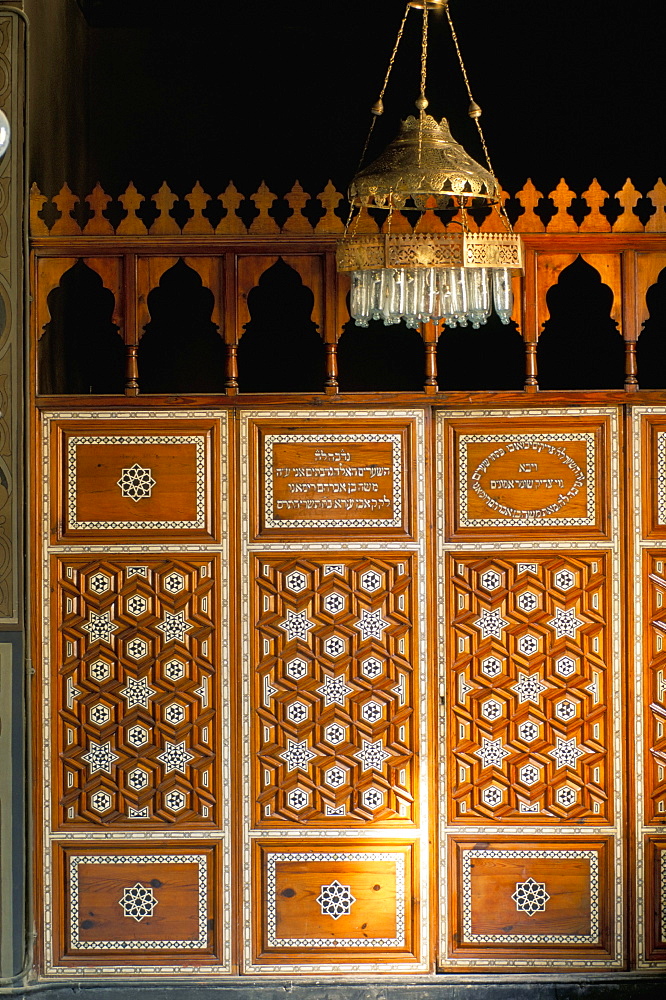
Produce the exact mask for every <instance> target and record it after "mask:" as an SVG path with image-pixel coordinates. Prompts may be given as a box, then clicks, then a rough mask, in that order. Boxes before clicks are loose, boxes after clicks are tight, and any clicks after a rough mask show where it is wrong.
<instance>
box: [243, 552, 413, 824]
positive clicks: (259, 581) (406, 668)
mask: <svg viewBox="0 0 666 1000" xmlns="http://www.w3.org/2000/svg"><path fill="white" fill-rule="evenodd" d="M335 559H336V564H335V565H336V572H335V574H331V573H329V572H327V570H329V569H330V564H331V555H330V554H327V555H326V557H324V556H319V555H312V556H311V557H309V558H297V559H294V558H293V556H291V557H287V558H285V556H276V555H268V554H266V555H259V556H257V557H256V561H255V563H254V567H255V569H254V580H255V585H254V605H253V608H254V613H253V622H254V627H253V630H252V632H251V648H252V662H253V667H252V672H253V676H254V678H255V684H254V695H253V698H254V711H253V713H252V719H253V723H254V725H253V745H254V746H253V755H256V756H255V759H256V761H257V766H256V769H255V772H254V782H255V800H256V813H255V821H256V822H257V823H258V824H259V825H275V824H284V823H290V822H299V823H303V822H308V823H316V824H322V823H326V822H327V821H328V822H333V823H335V824H336V825H338V826H339V825H345V824H352V823H359V822H369V821H373V822H378V823H391V822H405V820H413V819H415V815H414V801H413V789H414V787H415V756H414V755H415V751H416V749H417V745H416V740H417V733H416V728H415V723H414V712H413V705H414V667H413V663H414V658H415V655H416V654H415V650H416V636H415V632H416V630H415V628H414V621H413V618H414V608H413V589H414V579H413V573H414V572H415V565H414V557H413V556H412V555H403V554H393V553H392V554H391V555H390V556H388V557H387V554H386V553H381V555H379V554H377V555H374V554H371V553H369V554H364V555H362V556H359V555H353V556H350V555H349V554H348V553H347V554H345V555H344V556H343V555H340V556H335ZM296 577H298V578H299V579H303V580H305V581H307V585H306V586H304V587H303V589H301V590H299V591H297V592H295V591H294V588H293V586H292V583H293V580H294V579H295V578H296ZM369 584H370V585H371V586H369ZM332 598H334V604H335V609H336V610H335V614H334V615H333V614H332V613H331V607H332V601H331V599H332ZM299 788H300V789H307V790H308V791H309V798H308V800H307V802H306V801H305V799H304V797H303V796H302V795H298V796H294V795H292V792H294V791H295V790H296V789H299ZM296 802H297V803H298V808H297V807H296Z"/></svg>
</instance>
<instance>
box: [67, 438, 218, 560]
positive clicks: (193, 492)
mask: <svg viewBox="0 0 666 1000" xmlns="http://www.w3.org/2000/svg"><path fill="white" fill-rule="evenodd" d="M52 434H53V439H52V444H51V454H52V464H51V476H52V491H53V492H54V494H55V495H57V498H58V499H57V502H56V503H53V502H52V509H51V511H50V530H51V533H52V539H53V541H68V542H89V541H101V542H103V543H104V544H113V543H117V542H121V543H122V542H126V541H127V539H128V537H129V538H131V539H132V540H133V541H134V542H136V541H140V540H141V539H146V538H152V539H155V538H156V537H159V536H163V535H165V534H166V535H167V536H169V537H173V536H177V537H178V536H179V537H181V538H187V539H188V540H192V541H202V540H207V541H209V542H210V541H215V540H219V526H218V524H217V516H218V514H217V512H218V509H219V501H218V494H219V477H218V472H217V469H218V464H219V449H220V445H219V428H218V424H217V421H212V420H206V421H202V420H199V421H197V420H193V421H192V422H191V423H188V422H184V421H182V420H181V421H173V420H170V421H168V420H160V419H155V420H148V419H144V420H141V421H139V420H134V421H123V420H107V421H104V420H95V421H90V420H87V421H86V420H77V421H71V420H69V421H68V420H61V421H54V422H53V426H52ZM56 486H57V487H58V488H57V492H56V489H55V487H56Z"/></svg>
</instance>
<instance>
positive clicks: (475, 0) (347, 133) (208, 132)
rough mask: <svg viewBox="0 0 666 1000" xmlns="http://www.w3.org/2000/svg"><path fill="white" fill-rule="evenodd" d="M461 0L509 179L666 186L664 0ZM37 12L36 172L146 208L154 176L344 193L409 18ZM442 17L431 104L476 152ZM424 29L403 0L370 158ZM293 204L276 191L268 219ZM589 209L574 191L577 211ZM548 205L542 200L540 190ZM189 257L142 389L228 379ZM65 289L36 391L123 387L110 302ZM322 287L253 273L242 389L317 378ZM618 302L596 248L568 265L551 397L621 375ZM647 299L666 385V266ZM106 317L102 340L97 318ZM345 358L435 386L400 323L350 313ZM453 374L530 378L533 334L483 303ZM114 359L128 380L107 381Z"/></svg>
mask: <svg viewBox="0 0 666 1000" xmlns="http://www.w3.org/2000/svg"><path fill="white" fill-rule="evenodd" d="M450 2H451V11H452V16H453V19H454V23H455V25H456V28H457V31H458V36H459V40H460V45H461V49H462V52H463V57H464V59H465V63H466V66H467V69H468V73H469V78H470V81H471V85H472V91H473V94H474V97H475V99H476V101H477V102H478V103H479V104H480V105H481V107H482V108H483V112H484V114H483V119H482V121H483V125H484V130H485V133H486V137H487V142H488V147H489V150H490V155H491V159H492V163H493V167H494V170H495V173H496V174H497V176H498V178H499V180H500V182H501V184H502V186H503V187H504V189H505V190H507V191H508V192H510V193H515V192H517V191H519V190H520V189H521V188H522V186H523V185H524V183H525V181H526V180H527V179H528V178H532V180H533V181H534V183H535V185H536V187H537V188H538V190H539V191H541V192H542V193H543V194H544V195H548V193H549V192H551V191H552V190H553V189H554V188H555V187H556V185H557V183H558V181H559V180H560V178H562V177H564V178H565V179H566V181H567V183H568V184H569V186H570V187H571V188H572V189H573V190H574V191H575V192H577V193H578V194H581V193H582V192H584V191H585V190H586V189H587V187H588V186H589V184H590V182H591V181H592V179H593V178H595V177H596V178H597V179H598V180H599V182H600V183H601V185H602V187H603V188H604V189H605V190H606V191H607V192H608V193H609V194H610V195H613V194H614V193H615V192H617V191H618V190H619V189H620V188H621V187H622V185H623V184H624V182H625V180H626V179H627V178H628V177H629V178H631V180H632V181H633V183H634V185H635V187H636V188H637V189H638V190H639V191H641V192H642V193H643V194H644V195H645V194H647V193H648V192H649V191H650V190H651V189H652V188H653V187H654V185H655V183H656V182H657V180H658V178H659V177H660V176H661V175H664V176H666V157H665V155H664V154H665V152H666V150H665V145H666V143H665V139H664V132H665V128H664V94H665V91H666V88H665V85H664V56H663V50H664V40H665V39H666V3H664V2H661V0H660V2H657V0H643V2H641V3H637V4H634V5H633V6H632V5H627V4H625V5H624V6H620V5H614V4H611V3H607V2H601V0H576V2H574V0H558V2H556V3H544V2H543V0H541V2H527V0H506V2H505V3H504V4H498V3H496V2H491V0H450ZM24 3H25V7H26V11H27V13H28V16H29V18H30V22H31V57H30V58H31V76H30V78H31V89H30V100H29V119H30V121H29V135H30V137H31V138H30V156H31V167H30V173H31V179H34V180H36V181H37V182H38V184H39V186H40V188H41V190H42V191H43V192H44V193H45V194H47V195H54V194H56V193H57V192H58V191H59V190H60V188H61V187H62V185H63V184H64V183H65V182H67V183H68V184H69V186H70V188H71V189H72V190H73V191H74V192H75V193H77V194H78V195H79V196H80V197H82V196H85V195H86V194H87V193H89V192H90V191H91V190H92V189H93V187H94V185H95V183H96V182H97V181H99V182H101V184H102V186H103V188H104V189H105V190H106V191H107V192H108V193H109V194H110V195H112V196H114V197H117V195H118V194H120V193H121V192H123V191H124V190H125V189H126V187H127V185H128V183H129V182H130V181H133V182H134V183H135V184H136V187H137V188H138V190H139V192H140V193H141V194H142V195H144V196H145V197H146V199H147V200H146V201H145V202H144V205H143V207H142V211H144V212H150V211H151V208H150V205H151V204H152V203H151V202H150V198H151V196H152V195H153V194H154V193H155V192H157V191H158V189H159V187H160V185H161V184H162V182H163V181H167V183H168V184H169V186H170V187H171V189H172V191H173V192H174V193H175V194H176V195H177V196H178V197H179V199H181V201H180V202H179V204H180V205H181V206H183V205H184V204H185V203H184V202H183V201H182V199H183V197H184V195H186V194H187V193H188V192H189V191H191V189H192V187H193V186H194V184H195V182H196V181H200V182H201V184H202V185H203V188H204V190H205V191H206V192H207V194H208V195H210V196H212V197H213V198H215V197H217V196H218V195H219V194H220V192H222V191H224V189H225V188H226V186H227V184H228V183H229V181H233V182H234V183H235V185H236V187H237V188H238V190H239V191H240V192H241V193H242V194H243V195H245V196H249V195H252V194H253V193H254V192H255V191H256V190H257V188H258V186H259V184H260V183H261V181H262V180H265V181H266V183H267V184H268V186H269V188H270V189H271V191H272V192H273V193H274V194H276V195H278V196H283V195H284V194H285V193H286V192H288V191H289V190H290V189H291V187H292V185H293V184H294V182H295V181H296V180H298V181H300V183H301V184H302V186H303V188H304V189H305V191H306V192H308V193H309V194H311V195H315V196H316V195H317V194H319V192H321V191H322V190H323V189H324V187H325V185H326V183H327V181H328V180H329V178H330V179H331V180H332V181H333V183H334V184H335V186H336V188H337V189H338V190H339V191H345V190H346V188H347V185H348V183H349V181H350V179H351V177H352V176H353V174H354V173H355V171H356V169H357V166H358V162H359V157H360V155H361V151H362V148H363V143H364V140H365V137H366V134H367V130H368V126H369V123H370V120H371V115H370V108H371V106H372V104H373V103H374V101H375V99H376V98H377V95H378V93H379V90H380V87H381V84H382V81H383V79H384V74H385V72H386V67H387V63H388V59H389V56H390V53H391V50H392V47H393V44H394V40H395V37H396V34H397V30H398V27H399V24H400V21H401V18H402V15H403V12H404V10H405V0H329V2H325V0H319V2H316V0H282V2H272V0H271V2H269V0H256V2H248V0H237V2H234V3H231V2H228V0H224V2H221V0H178V2H177V0H24ZM430 22H431V32H430V48H429V60H428V97H429V99H430V106H429V109H428V110H429V111H430V112H431V113H432V114H434V115H435V116H436V117H438V118H439V117H442V116H444V115H445V116H446V117H448V119H449V122H450V125H451V130H452V132H453V135H454V137H455V138H456V139H458V141H459V142H461V143H462V144H463V146H465V148H466V149H467V150H468V152H469V153H470V154H471V155H472V156H474V157H475V158H477V159H483V153H482V150H481V147H480V143H479V139H478V136H477V134H476V129H475V126H474V124H473V123H472V122H471V121H470V119H469V118H468V115H467V108H468V97H467V94H466V91H465V87H464V83H463V79H462V75H461V72H460V68H459V66H458V62H457V58H456V55H455V51H454V48H453V44H452V41H451V37H450V33H449V28H448V24H447V22H446V17H445V14H444V12H443V11H439V12H433V13H432V14H431V16H430ZM420 26H421V12H420V11H417V10H411V11H410V14H409V16H408V19H407V27H406V31H405V36H404V38H403V41H402V44H401V47H400V51H399V53H398V57H397V60H396V64H395V68H394V71H393V74H392V76H391V79H390V82H389V86H388V90H387V92H386V96H385V101H384V104H385V113H384V115H383V116H382V118H380V119H379V121H378V123H377V127H376V128H375V132H374V135H373V139H372V143H371V146H370V149H369V156H370V158H373V157H374V156H376V155H377V154H378V153H379V152H380V151H381V150H382V149H383V148H384V146H385V145H386V143H387V142H389V141H390V139H391V138H392V137H393V135H394V134H395V132H396V130H397V126H398V122H399V119H400V118H401V117H405V116H406V115H408V114H411V113H413V112H414V103H413V102H414V100H415V98H416V97H417V96H418V90H419V56H420ZM113 204H114V203H112V205H113ZM577 204H578V207H576V205H577ZM115 205H116V207H118V202H115ZM280 206H281V207H280ZM218 207H219V206H218ZM284 207H285V203H284V202H280V201H278V202H277V203H276V205H275V206H274V209H273V210H274V211H276V212H277V213H278V214H279V212H280V211H284ZM581 207H582V209H584V206H583V205H582V203H581V202H578V203H577V202H576V201H574V203H573V204H572V206H571V209H572V214H575V212H576V211H578V212H580V211H581ZM610 207H612V205H611V206H610ZM615 207H616V210H617V209H618V208H619V206H617V205H616V206H615ZM79 208H81V204H80V205H79ZM47 209H48V206H47ZM53 210H54V209H53V206H51V211H53ZM253 210H254V209H253V206H252V204H251V203H250V202H249V201H248V200H245V201H244V202H243V203H242V205H241V210H240V211H241V214H242V213H243V212H245V215H244V216H243V218H244V219H245V221H246V222H247V221H249V218H251V216H249V217H248V216H247V212H248V211H250V212H252V211H253ZM514 210H515V204H514V208H513V209H512V208H511V203H509V211H510V212H512V211H514ZM306 211H307V209H306ZM339 211H341V212H342V213H343V214H344V207H343V206H341V207H340V209H339ZM539 211H542V212H543V211H545V212H546V214H548V205H547V202H542V204H541V206H540V208H539ZM637 211H638V213H639V215H641V217H642V218H643V219H644V221H645V219H647V218H648V217H649V215H650V214H651V213H652V212H653V211H654V207H653V206H652V204H651V203H650V202H649V201H648V200H647V199H645V198H643V199H642V200H641V201H639V203H638V205H637ZM641 213H642V214H641ZM146 218H147V216H146ZM148 221H150V220H148ZM183 221H184V220H183ZM176 270H177V269H176ZM176 270H174V273H173V274H172V273H171V272H169V277H168V281H167V279H166V278H165V279H164V280H163V281H162V282H161V283H160V286H161V287H160V289H159V290H154V291H153V292H151V295H150V297H149V302H148V305H149V308H150V312H151V325H150V329H149V330H148V329H147V330H146V335H145V337H144V338H143V339H142V345H141V349H140V354H139V369H140V381H141V385H142V387H143V391H155V392H180V391H183V392H207V391H211V392H216V391H221V388H222V385H223V367H224V363H223V360H222V359H221V358H219V357H218V354H219V352H220V350H221V347H220V342H219V338H218V337H217V334H216V332H215V328H214V327H213V326H212V323H211V321H210V309H211V303H210V301H209V299H210V293H208V297H206V292H205V290H203V291H200V292H197V291H196V289H194V288H193V289H189V290H188V287H189V286H188V285H187V282H188V280H190V279H191V278H192V275H189V276H188V274H187V273H186V271H187V269H184V270H183V268H181V269H180V271H181V272H182V273H180V274H179V273H176ZM70 277H72V278H74V277H76V276H75V275H72V276H70ZM83 277H84V278H85V277H86V276H85V275H83ZM87 278H88V279H90V275H88V276H87ZM90 280H92V279H90ZM162 285H164V287H162ZM171 285H173V287H171ZM61 291H62V296H61V301H60V302H59V303H56V302H53V303H51V304H50V308H51V310H52V316H56V314H57V315H58V316H59V319H58V320H57V322H56V320H55V319H54V321H53V329H52V330H51V331H50V332H49V337H50V338H51V340H52V341H53V343H52V344H51V347H49V343H50V341H49V337H45V338H43V341H42V343H41V344H40V349H42V351H43V357H41V360H40V371H41V373H42V374H41V376H40V378H41V379H42V391H69V392H73V391H76V392H79V391H84V392H86V391H91V392H92V391H99V392H116V391H122V386H123V384H124V383H123V379H124V376H123V360H122V358H120V359H119V360H118V361H117V363H115V364H111V362H110V361H108V363H107V360H108V359H106V356H105V355H104V352H103V350H102V348H101V346H100V345H101V344H102V343H103V342H104V339H105V338H107V340H109V341H110V342H111V343H112V344H113V345H115V348H118V346H119V345H118V343H116V341H117V338H116V336H115V334H114V331H113V329H112V328H109V323H110V318H109V317H108V316H106V313H104V309H108V303H107V306H104V308H102V305H103V304H102V303H101V302H99V303H98V306H94V302H95V301H97V300H96V299H95V289H94V288H93V287H92V286H91V287H90V288H89V289H88V290H87V291H85V290H84V289H83V288H82V287H81V286H80V284H76V282H75V283H74V285H73V286H72V289H71V290H70V291H69V292H67V294H65V290H61ZM88 296H92V297H91V298H89V297H88ZM193 296H194V297H193ZM197 296H198V298H197ZM311 298H312V296H311V292H310V291H309V290H308V289H305V288H304V287H303V286H302V283H301V280H300V278H299V277H298V275H296V273H295V272H293V271H292V270H291V269H289V268H287V267H286V266H285V265H284V264H283V263H280V264H279V266H278V265H275V267H274V268H271V269H269V272H267V273H266V274H265V275H263V276H262V279H261V280H260V282H259V285H258V287H257V288H255V289H253V290H252V292H251V293H250V297H249V299H248V305H249V308H250V313H251V317H252V321H251V323H250V324H249V325H248V327H247V330H246V332H245V333H244V335H243V336H242V338H241V341H240V346H239V365H240V384H241V390H242V391H256V392H269V391H276V390H280V391H299V392H301V391H309V390H321V389H322V388H323V378H324V374H323V373H324V361H323V345H322V343H321V339H320V338H319V336H318V334H317V332H316V329H315V326H314V324H313V323H312V321H311V309H312V303H311ZM65 299H66V300H67V302H69V305H67V303H66V302H65ZM199 300H200V301H199ZM195 301H196V302H198V304H196V305H195ZM611 301H612V295H611V292H610V289H609V288H607V287H606V286H605V285H603V284H602V282H601V279H600V276H599V274H598V272H596V271H595V270H594V269H593V268H592V267H590V265H589V264H586V263H585V262H584V261H583V260H582V259H580V258H579V259H578V260H577V261H575V262H574V264H572V265H571V267H569V268H567V269H566V272H565V273H564V274H563V275H562V276H561V278H560V280H559V282H558V284H557V286H556V287H555V288H554V289H552V290H551V292H550V293H549V296H548V307H549V312H550V317H549V320H548V322H547V323H546V326H545V328H544V331H543V332H542V335H541V337H540V340H539V351H538V364H539V384H540V386H541V387H542V388H555V389H562V388H565V389H566V388H600V389H601V388H612V387H618V388H619V387H620V386H621V385H622V384H623V378H624V349H623V344H622V340H621V337H620V336H619V335H618V334H619V331H618V329H617V326H616V324H615V323H614V322H613V321H612V320H611V318H610V312H609V310H610V305H611ZM66 306H67V308H65V307H66ZM70 306H71V309H73V310H74V313H71V314H70V312H68V311H67V310H68V309H70ZM648 306H649V310H650V320H649V321H648V325H647V326H646V328H645V331H644V333H643V334H642V335H641V337H640V340H639V349H638V354H639V379H640V383H641V385H642V386H643V387H646V388H648V387H650V388H654V387H663V386H664V385H666V351H664V349H663V345H664V339H665V337H666V271H664V272H663V274H662V277H661V279H660V281H659V282H658V283H656V284H655V286H653V288H652V289H650V291H649V292H648ZM98 307H99V309H100V326H99V330H98V335H99V337H98V339H99V343H97V341H95V344H97V346H94V344H93V338H91V316H92V315H93V313H94V309H95V308H98ZM59 310H60V312H59ZM63 310H64V311H63ZM102 313H104V317H105V318H104V317H102ZM73 317H74V318H73ZM58 324H59V325H58ZM56 328H57V329H59V330H60V333H59V334H58V336H61V337H64V336H65V331H70V332H69V333H68V334H67V336H68V337H69V340H68V343H69V344H70V348H71V355H72V357H73V358H74V359H75V361H76V364H74V363H72V364H71V365H70V366H69V367H70V368H72V371H73V374H72V375H71V377H70V382H69V383H66V384H64V383H63V385H64V389H63V387H62V386H61V387H60V388H57V386H52V385H51V379H52V378H56V376H57V373H58V371H59V370H60V369H61V368H62V359H63V358H64V357H65V354H66V352H64V350H63V349H61V347H62V345H61V346H60V347H58V344H59V341H58V336H56V332H57V330H56ZM72 331H74V332H72ZM76 331H78V333H76ZM77 338H78V339H77ZM151 343H153V344H154V347H155V350H154V351H153V354H151V353H150V350H149V348H150V345H151ZM206 344H207V345H208V348H207V349H209V350H210V351H212V352H213V353H212V354H211V355H210V357H209V356H208V355H207V354H206V353H205V350H204V347H205V345H206ZM167 345H169V346H167ZM84 347H85V350H86V352H87V353H88V354H89V356H90V363H89V364H87V363H86V365H84V364H83V363H82V362H81V358H82V356H83V348H84ZM49 350H50V351H51V354H49ZM51 355H52V357H51ZM49 358H50V360H49ZM203 358H206V359H207V360H206V361H205V363H204V362H203V361H202V359H203ZM338 358H339V362H340V385H341V388H342V389H343V390H344V391H380V390H402V389H410V390H418V389H420V388H421V387H422V386H423V378H424V375H423V370H424V367H423V366H424V360H423V342H422V340H421V338H420V336H419V334H418V333H415V332H414V331H411V332H410V331H407V330H405V329H404V328H403V326H402V325H401V326H399V327H391V328H386V327H384V326H383V324H381V323H379V322H373V323H371V325H370V328H369V329H368V330H367V331H363V330H360V329H359V328H357V327H355V326H354V325H353V324H347V326H346V327H345V331H344V332H343V333H342V336H341V339H340V343H339V350H338ZM77 365H78V366H79V367H80V368H81V371H75V370H74V369H76V366H77ZM188 365H189V368H192V371H191V372H190V374H189V375H188V374H187V372H188V371H189V368H188ZM165 366H166V367H165ZM438 366H439V374H438V382H439V387H440V389H442V390H449V389H452V390H453V389H466V390H467V389H469V390H495V389H497V390H503V389H519V388H520V387H521V386H522V384H523V379H524V345H523V343H522V340H521V338H520V336H519V334H518V333H517V331H516V328H515V324H511V326H510V327H501V324H499V320H497V318H496V317H491V319H490V320H489V322H488V324H487V325H486V326H484V327H483V328H482V330H481V331H478V332H475V333H473V334H470V331H469V330H446V331H445V332H444V333H443V335H442V337H441V338H440V341H439V347H438ZM65 367H67V366H65ZM167 368H168V369H169V370H166V369H167ZM113 371H115V372H116V375H115V376H114V377H115V378H116V382H114V383H113V385H111V384H107V382H108V379H107V374H108V372H113ZM47 376H48V377H47ZM56 382H57V378H56ZM116 383H117V384H116ZM57 384H58V385H59V383H57Z"/></svg>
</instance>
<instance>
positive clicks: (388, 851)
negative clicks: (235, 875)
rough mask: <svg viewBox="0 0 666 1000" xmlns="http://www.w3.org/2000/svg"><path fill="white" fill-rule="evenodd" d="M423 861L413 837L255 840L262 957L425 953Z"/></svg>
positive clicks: (397, 959) (286, 961) (289, 959)
mask: <svg viewBox="0 0 666 1000" xmlns="http://www.w3.org/2000/svg"><path fill="white" fill-rule="evenodd" d="M417 862H418V851H417V844H416V843H414V842H411V843H405V842H404V841H399V842H395V841H390V842H384V843H378V842H377V841H375V840H363V841H359V840H345V841H341V840H339V839H333V840H327V841H326V842H323V841H320V840H319V841H316V840H315V841H313V840H310V841H307V842H305V841H303V840H295V841H293V842H291V843H290V844H289V845H285V843H284V841H271V840H262V841H261V842H259V843H256V844H255V853H254V879H255V887H256V895H255V898H256V907H255V923H254V936H255V942H256V943H255V954H256V957H255V961H256V962H257V963H258V964H259V965H261V964H262V963H267V962H270V963H273V964H274V963H276V962H279V963H280V965H292V964H293V965H299V966H302V965H303V963H304V962H306V963H307V962H308V959H309V960H310V961H312V962H314V963H317V964H322V963H331V962H333V963H334V964H335V965H336V966H338V967H339V968H340V969H341V971H342V970H344V968H345V966H348V965H349V964H350V963H352V964H354V965H356V964H357V963H359V964H361V965H363V964H368V963H371V964H375V963H378V962H381V963H382V965H383V963H401V962H411V963H413V962H415V961H418V958H419V955H418V951H417V949H418V938H419V935H418V933H415V928H416V927H417V926H418V916H419V900H418V894H417V888H416V886H417V880H416V879H415V873H416V871H417ZM390 967H391V966H390V964H389V968H390Z"/></svg>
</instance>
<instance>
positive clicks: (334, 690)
mask: <svg viewBox="0 0 666 1000" xmlns="http://www.w3.org/2000/svg"><path fill="white" fill-rule="evenodd" d="M351 693H352V688H350V687H349V685H348V684H346V683H345V675H344V674H338V676H337V677H326V679H325V680H324V683H323V684H322V685H321V687H318V688H317V694H320V695H322V697H323V699H324V703H325V704H326V705H327V706H328V705H344V703H345V700H346V698H347V695H349V694H351Z"/></svg>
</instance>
